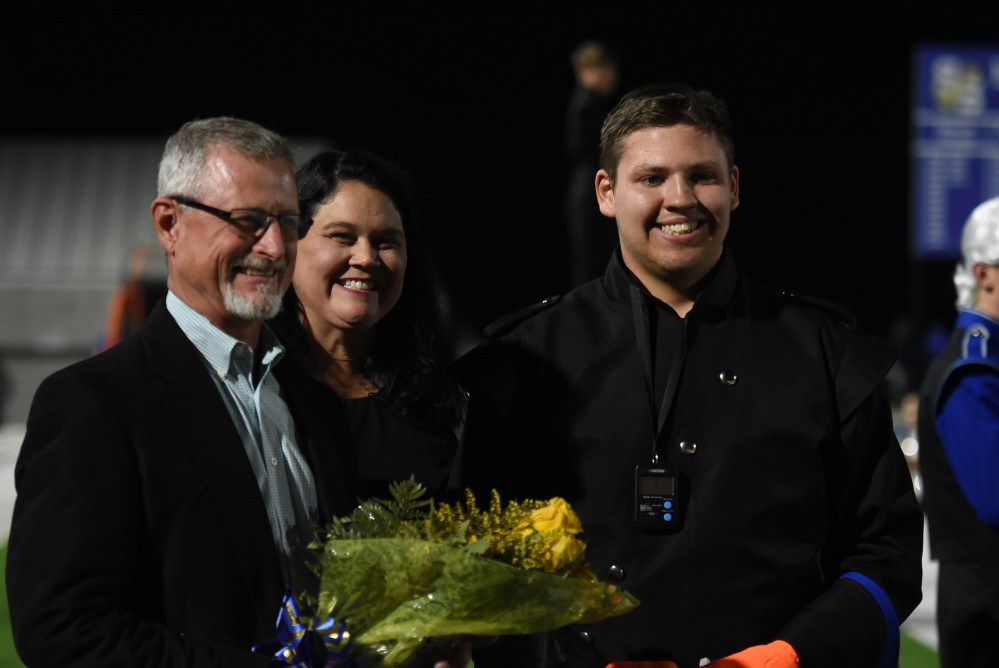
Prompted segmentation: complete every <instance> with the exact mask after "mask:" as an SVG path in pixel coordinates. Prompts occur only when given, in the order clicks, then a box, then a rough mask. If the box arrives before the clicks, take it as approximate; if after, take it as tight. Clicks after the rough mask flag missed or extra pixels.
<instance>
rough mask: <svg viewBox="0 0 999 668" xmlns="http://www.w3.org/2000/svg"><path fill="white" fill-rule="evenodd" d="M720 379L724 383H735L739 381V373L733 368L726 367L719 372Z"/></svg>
mask: <svg viewBox="0 0 999 668" xmlns="http://www.w3.org/2000/svg"><path fill="white" fill-rule="evenodd" d="M718 378H719V380H721V382H722V385H735V384H736V383H737V382H739V374H737V373H736V372H735V371H732V370H731V369H725V370H724V371H722V372H721V373H720V374H718Z"/></svg>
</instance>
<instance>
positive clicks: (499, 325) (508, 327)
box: [482, 295, 562, 339]
mask: <svg viewBox="0 0 999 668" xmlns="http://www.w3.org/2000/svg"><path fill="white" fill-rule="evenodd" d="M561 298H562V295H555V296H553V297H546V298H545V299H542V300H541V301H539V302H537V303H535V304H531V305H530V306H528V307H526V308H522V309H520V310H519V311H514V312H513V313H510V314H508V315H505V316H503V317H502V318H499V319H498V320H494V321H493V322H491V323H490V324H488V325H487V326H486V327H485V329H484V330H483V331H482V333H483V334H484V335H485V337H486V338H487V339H497V338H499V337H501V336H503V335H504V334H508V333H509V332H510V331H512V330H513V328H514V327H516V326H517V325H519V324H520V323H522V322H523V321H525V320H527V319H528V318H530V317H531V316H533V315H535V314H537V313H540V312H541V311H544V310H545V309H546V308H548V307H549V306H552V305H553V304H555V303H556V302H558V300H560V299H561Z"/></svg>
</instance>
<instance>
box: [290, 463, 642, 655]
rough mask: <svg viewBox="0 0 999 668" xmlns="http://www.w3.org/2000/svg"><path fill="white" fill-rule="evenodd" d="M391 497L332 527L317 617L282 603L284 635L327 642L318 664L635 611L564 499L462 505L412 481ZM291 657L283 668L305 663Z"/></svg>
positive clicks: (470, 499)
mask: <svg viewBox="0 0 999 668" xmlns="http://www.w3.org/2000/svg"><path fill="white" fill-rule="evenodd" d="M390 491H391V494H392V496H393V498H392V499H390V500H385V499H371V500H368V501H365V502H362V503H361V504H360V506H359V507H358V508H357V509H356V510H355V511H354V512H353V513H352V514H351V515H349V516H345V517H341V518H337V519H335V520H334V521H333V523H332V524H331V525H330V527H329V528H328V529H327V531H326V534H325V541H324V543H323V545H322V547H321V558H320V561H321V566H320V569H321V570H320V577H321V583H320V590H319V597H318V601H315V602H314V604H313V605H312V607H313V608H314V610H315V615H314V616H313V617H312V619H311V620H309V621H306V620H304V619H303V618H302V616H301V615H300V614H299V612H298V608H297V606H296V605H295V602H294V601H290V600H289V599H286V605H285V610H284V611H283V613H282V614H283V615H284V616H285V617H286V619H285V622H286V624H285V626H286V629H289V630H288V631H286V633H285V634H284V635H285V636H292V635H295V633H292V632H291V631H290V629H292V628H294V629H297V634H298V635H297V636H296V637H298V638H301V637H304V636H305V635H308V632H309V631H312V632H313V633H314V634H317V635H319V636H320V637H322V641H323V642H324V643H325V646H326V652H325V654H326V659H325V664H320V665H325V666H341V665H342V666H347V665H350V666H355V665H356V666H376V665H377V666H385V667H386V668H389V667H392V666H399V665H402V664H403V663H404V662H406V661H407V659H409V660H411V661H412V660H413V659H414V653H416V652H417V650H420V649H424V648H426V647H433V646H435V645H439V646H445V645H446V644H447V643H448V642H449V641H451V640H454V639H456V638H457V637H460V636H463V635H474V636H501V635H512V634H524V633H540V632H544V631H550V630H553V629H556V628H559V627H562V626H566V625H568V624H573V623H580V622H584V623H592V622H597V621H600V620H602V619H606V618H608V617H615V616H618V615H622V614H624V613H626V612H628V611H630V610H632V609H633V608H634V607H635V606H636V605H638V600H637V599H635V598H634V597H633V596H632V595H631V594H629V593H627V592H626V591H623V590H621V589H618V588H617V587H615V586H614V585H611V584H607V583H604V582H601V581H599V580H598V579H597V578H596V576H595V575H594V574H593V571H592V570H591V569H590V567H589V565H588V564H587V563H586V561H585V559H584V549H585V545H584V543H583V542H582V541H581V540H580V538H579V534H580V533H581V532H582V526H581V524H580V521H579V518H578V517H577V516H576V514H575V512H574V511H573V510H572V508H571V507H570V506H569V504H568V503H566V502H565V501H564V500H563V499H561V498H558V497H556V498H552V499H549V500H546V501H540V500H525V501H520V502H515V501H508V502H506V503H505V504H504V503H503V502H502V501H501V499H500V497H499V494H498V493H497V492H496V491H495V490H493V491H492V495H491V500H490V506H489V509H488V510H482V509H480V508H478V506H477V505H476V501H475V497H474V495H473V494H472V492H471V491H469V490H466V492H465V502H464V503H463V504H462V503H455V504H447V503H435V502H434V500H433V499H427V498H424V494H425V490H424V488H423V487H422V486H421V485H419V484H418V483H416V482H415V481H414V480H413V479H410V480H408V481H404V482H397V483H394V484H393V485H392V486H391V487H390ZM280 624H281V620H280V619H279V625H280ZM279 635H280V634H279ZM283 640H287V637H285V638H283ZM285 650H286V652H285V654H286V657H287V658H288V659H290V660H289V661H288V662H287V663H289V664H290V665H307V664H296V663H294V659H295V657H294V656H292V655H294V653H295V652H294V648H293V647H290V645H289V644H288V643H286V647H285ZM289 653H290V655H289Z"/></svg>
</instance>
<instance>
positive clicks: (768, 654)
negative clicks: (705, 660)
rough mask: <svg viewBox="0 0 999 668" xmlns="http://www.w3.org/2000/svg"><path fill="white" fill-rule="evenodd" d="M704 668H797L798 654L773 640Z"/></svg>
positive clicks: (713, 662) (784, 643) (787, 646)
mask: <svg viewBox="0 0 999 668" xmlns="http://www.w3.org/2000/svg"><path fill="white" fill-rule="evenodd" d="M704 668H798V653H797V652H795V651H794V648H793V647H791V645H789V644H788V643H786V642H784V641H783V640H775V641H773V642H772V643H770V644H769V645H754V646H752V647H748V648H746V649H744V650H742V651H741V652H736V653H735V654H730V655H729V656H726V657H722V658H721V659H716V660H715V661H712V662H711V663H709V664H707V665H706V666H704Z"/></svg>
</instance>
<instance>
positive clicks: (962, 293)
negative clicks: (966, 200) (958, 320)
mask: <svg viewBox="0 0 999 668" xmlns="http://www.w3.org/2000/svg"><path fill="white" fill-rule="evenodd" d="M961 254H962V256H963V259H962V261H961V262H958V263H957V269H955V270H954V287H955V288H957V306H958V308H972V307H974V305H975V298H976V297H977V296H978V284H977V283H976V282H975V274H974V267H975V263H976V262H984V263H985V264H988V265H999V197H993V198H992V199H989V200H985V201H984V202H982V203H981V204H979V205H978V206H976V207H975V210H974V211H972V212H971V215H970V216H968V220H967V221H965V223H964V230H963V231H962V232H961Z"/></svg>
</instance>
